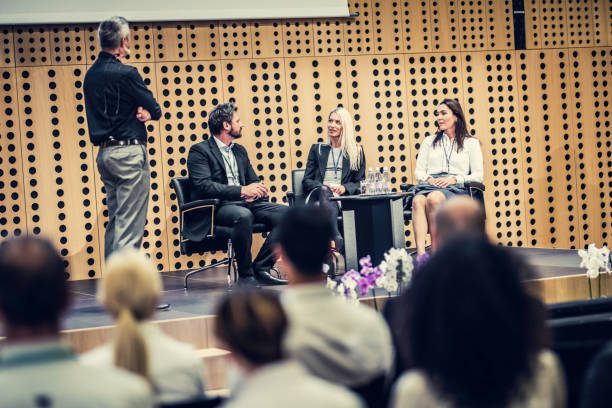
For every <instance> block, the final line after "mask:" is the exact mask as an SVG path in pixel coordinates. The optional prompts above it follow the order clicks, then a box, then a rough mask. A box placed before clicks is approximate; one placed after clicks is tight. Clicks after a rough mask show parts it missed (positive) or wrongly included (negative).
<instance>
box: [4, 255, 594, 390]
mask: <svg viewBox="0 0 612 408" xmlns="http://www.w3.org/2000/svg"><path fill="white" fill-rule="evenodd" d="M511 250H512V251H515V252H517V253H519V254H520V255H522V256H524V257H525V258H526V259H527V262H528V263H529V264H530V265H532V266H533V270H534V276H533V277H529V279H528V280H527V285H528V288H529V290H530V291H532V293H534V294H536V295H538V296H539V297H540V298H541V299H542V300H543V301H545V302H547V303H554V302H562V301H569V300H577V299H586V298H587V297H588V288H587V283H586V277H585V272H584V270H583V269H581V268H579V266H578V265H579V263H580V258H579V256H578V254H577V251H575V250H560V249H534V248H511ZM343 268H344V265H343V264H342V263H341V264H340V265H339V271H340V272H343ZM226 271H227V269H226V268H225V267H221V268H215V269H211V270H209V271H206V272H203V273H201V274H198V275H195V276H192V277H191V278H190V280H189V289H188V290H185V289H184V288H183V282H184V276H185V272H167V273H162V279H163V284H164V291H163V298H162V302H163V303H168V304H170V307H169V309H168V310H164V311H159V312H158V313H156V315H155V317H154V320H156V321H157V322H158V323H159V325H160V327H161V328H162V329H163V330H164V331H166V332H167V333H168V334H170V335H172V336H173V337H175V338H177V339H178V340H181V341H185V342H188V343H191V344H193V345H194V346H195V347H196V348H197V349H198V353H199V354H200V355H201V356H202V359H203V360H204V361H205V367H206V368H205V378H206V385H207V389H208V390H210V391H212V392H219V390H223V389H224V388H225V367H226V364H225V359H226V357H227V355H228V352H227V351H225V350H222V349H220V348H219V347H218V344H217V343H216V341H215V339H214V336H213V335H212V332H213V326H212V325H213V322H214V315H213V313H214V309H215V305H216V303H217V301H218V300H219V298H220V297H221V296H223V295H224V294H225V293H227V291H228V290H229V289H228V284H227V274H226ZM492 272H494V271H492ZM69 284H70V289H71V293H72V296H73V302H72V306H71V308H70V310H69V311H68V313H67V315H66V318H65V319H64V322H63V330H64V333H65V335H66V337H67V338H68V339H69V341H70V342H71V343H72V345H73V346H74V347H75V349H76V351H77V352H78V353H82V352H85V351H87V350H90V349H92V348H94V347H96V346H98V345H100V344H103V343H104V342H106V341H108V340H110V339H111V338H112V335H113V327H112V324H113V321H112V318H111V317H110V316H109V315H108V314H107V313H106V311H105V310H104V309H103V307H102V306H101V305H100V304H99V303H98V301H97V299H96V290H97V288H96V286H97V281H95V280H86V281H71V282H69ZM270 288H271V289H274V290H283V288H284V286H275V287H270ZM380 292H381V293H378V294H377V305H378V307H381V306H382V304H383V303H384V301H385V300H386V298H387V296H384V295H383V293H382V291H380ZM362 301H363V303H365V304H369V305H373V302H372V299H371V298H364V299H362ZM0 330H1V328H0ZM1 334H2V333H1V332H0V335H1ZM220 392H223V391H220Z"/></svg>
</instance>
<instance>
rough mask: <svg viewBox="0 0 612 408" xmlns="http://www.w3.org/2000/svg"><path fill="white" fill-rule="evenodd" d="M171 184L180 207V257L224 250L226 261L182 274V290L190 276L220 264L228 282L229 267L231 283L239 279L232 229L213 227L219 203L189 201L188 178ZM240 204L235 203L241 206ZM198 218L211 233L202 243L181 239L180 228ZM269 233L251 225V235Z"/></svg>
mask: <svg viewBox="0 0 612 408" xmlns="http://www.w3.org/2000/svg"><path fill="white" fill-rule="evenodd" d="M170 185H171V186H172V188H173V189H174V191H175V193H176V199H177V201H178V205H179V228H180V229H179V231H180V243H179V246H180V251H181V254H183V255H192V254H195V253H199V254H201V253H204V252H210V251H222V250H227V258H225V259H223V260H221V261H219V262H216V263H214V264H212V265H208V266H205V267H203V268H200V269H195V270H192V271H189V272H187V273H186V274H185V289H187V282H188V279H189V277H190V276H192V275H195V274H197V273H200V272H204V271H206V270H208V269H211V268H214V267H216V266H220V265H227V281H228V284H230V285H231V283H232V267H233V269H234V281H237V280H238V270H237V268H236V264H235V262H234V249H233V246H232V240H231V236H232V228H231V227H226V226H222V225H215V217H214V215H215V209H216V207H217V206H218V205H219V204H220V202H221V201H220V200H219V199H216V198H209V199H205V200H195V201H190V197H191V194H190V193H191V181H189V177H176V178H173V179H172V180H171V182H170ZM240 203H242V202H237V204H240ZM195 218H197V219H198V222H202V220H204V221H205V222H206V221H208V222H207V224H206V225H210V233H209V234H208V235H207V236H206V237H205V238H204V240H202V241H192V240H190V239H188V238H185V237H184V234H183V226H184V225H186V224H188V223H189V222H190V220H193V219H195ZM269 231H270V230H269V229H268V227H267V226H266V225H265V224H253V232H254V233H262V232H269Z"/></svg>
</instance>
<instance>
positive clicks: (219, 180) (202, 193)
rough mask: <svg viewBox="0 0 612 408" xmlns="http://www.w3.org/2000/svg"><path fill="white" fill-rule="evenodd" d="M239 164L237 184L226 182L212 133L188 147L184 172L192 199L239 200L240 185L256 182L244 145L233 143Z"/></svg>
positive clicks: (221, 159) (225, 175)
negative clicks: (187, 176)
mask: <svg viewBox="0 0 612 408" xmlns="http://www.w3.org/2000/svg"><path fill="white" fill-rule="evenodd" d="M232 151H233V152H234V157H236V163H237V164H238V178H239V180H240V186H230V185H228V184H227V172H226V170H225V164H224V163H223V157H222V156H221V150H219V146H217V142H215V140H214V138H213V137H212V136H211V137H209V138H208V139H207V140H205V141H203V142H200V143H197V144H195V145H193V146H191V149H189V155H188V156H187V171H188V172H189V180H190V181H191V199H192V200H199V199H203V198H218V199H220V200H223V201H238V200H240V199H241V198H240V191H241V189H242V188H241V186H246V185H249V184H251V183H257V182H259V181H260V180H259V178H258V177H257V174H255V170H253V167H252V166H251V162H250V161H249V156H248V154H247V151H246V149H245V148H244V147H242V146H241V145H239V144H236V143H234V147H233V149H232Z"/></svg>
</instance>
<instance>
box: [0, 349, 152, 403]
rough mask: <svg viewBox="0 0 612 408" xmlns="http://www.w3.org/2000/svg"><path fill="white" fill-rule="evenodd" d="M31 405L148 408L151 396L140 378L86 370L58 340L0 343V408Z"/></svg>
mask: <svg viewBox="0 0 612 408" xmlns="http://www.w3.org/2000/svg"><path fill="white" fill-rule="evenodd" d="M45 404H47V405H45ZM35 406H41V407H42V406H52V407H62V408H83V407H91V408H147V407H149V408H150V407H152V406H153V396H152V394H151V388H150V387H149V384H147V382H146V381H145V380H144V379H142V378H141V377H139V376H137V375H134V374H132V373H129V372H127V371H125V370H122V369H119V368H115V367H88V366H86V365H84V364H82V363H80V362H79V361H78V360H77V357H76V356H75V355H74V353H73V351H72V349H71V348H70V347H69V346H68V344H66V343H64V342H62V341H60V340H51V341H43V342H36V343H34V342H32V343H22V344H4V345H3V346H2V349H1V350H0V407H1V408H32V407H35Z"/></svg>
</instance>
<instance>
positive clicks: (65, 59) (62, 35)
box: [49, 25, 87, 65]
mask: <svg viewBox="0 0 612 408" xmlns="http://www.w3.org/2000/svg"><path fill="white" fill-rule="evenodd" d="M49 35H50V44H51V64H52V65H74V64H81V65H82V64H85V62H86V60H85V36H86V35H87V33H86V32H85V30H84V28H83V26H81V25H68V26H62V25H55V26H51V27H50V31H49Z"/></svg>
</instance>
